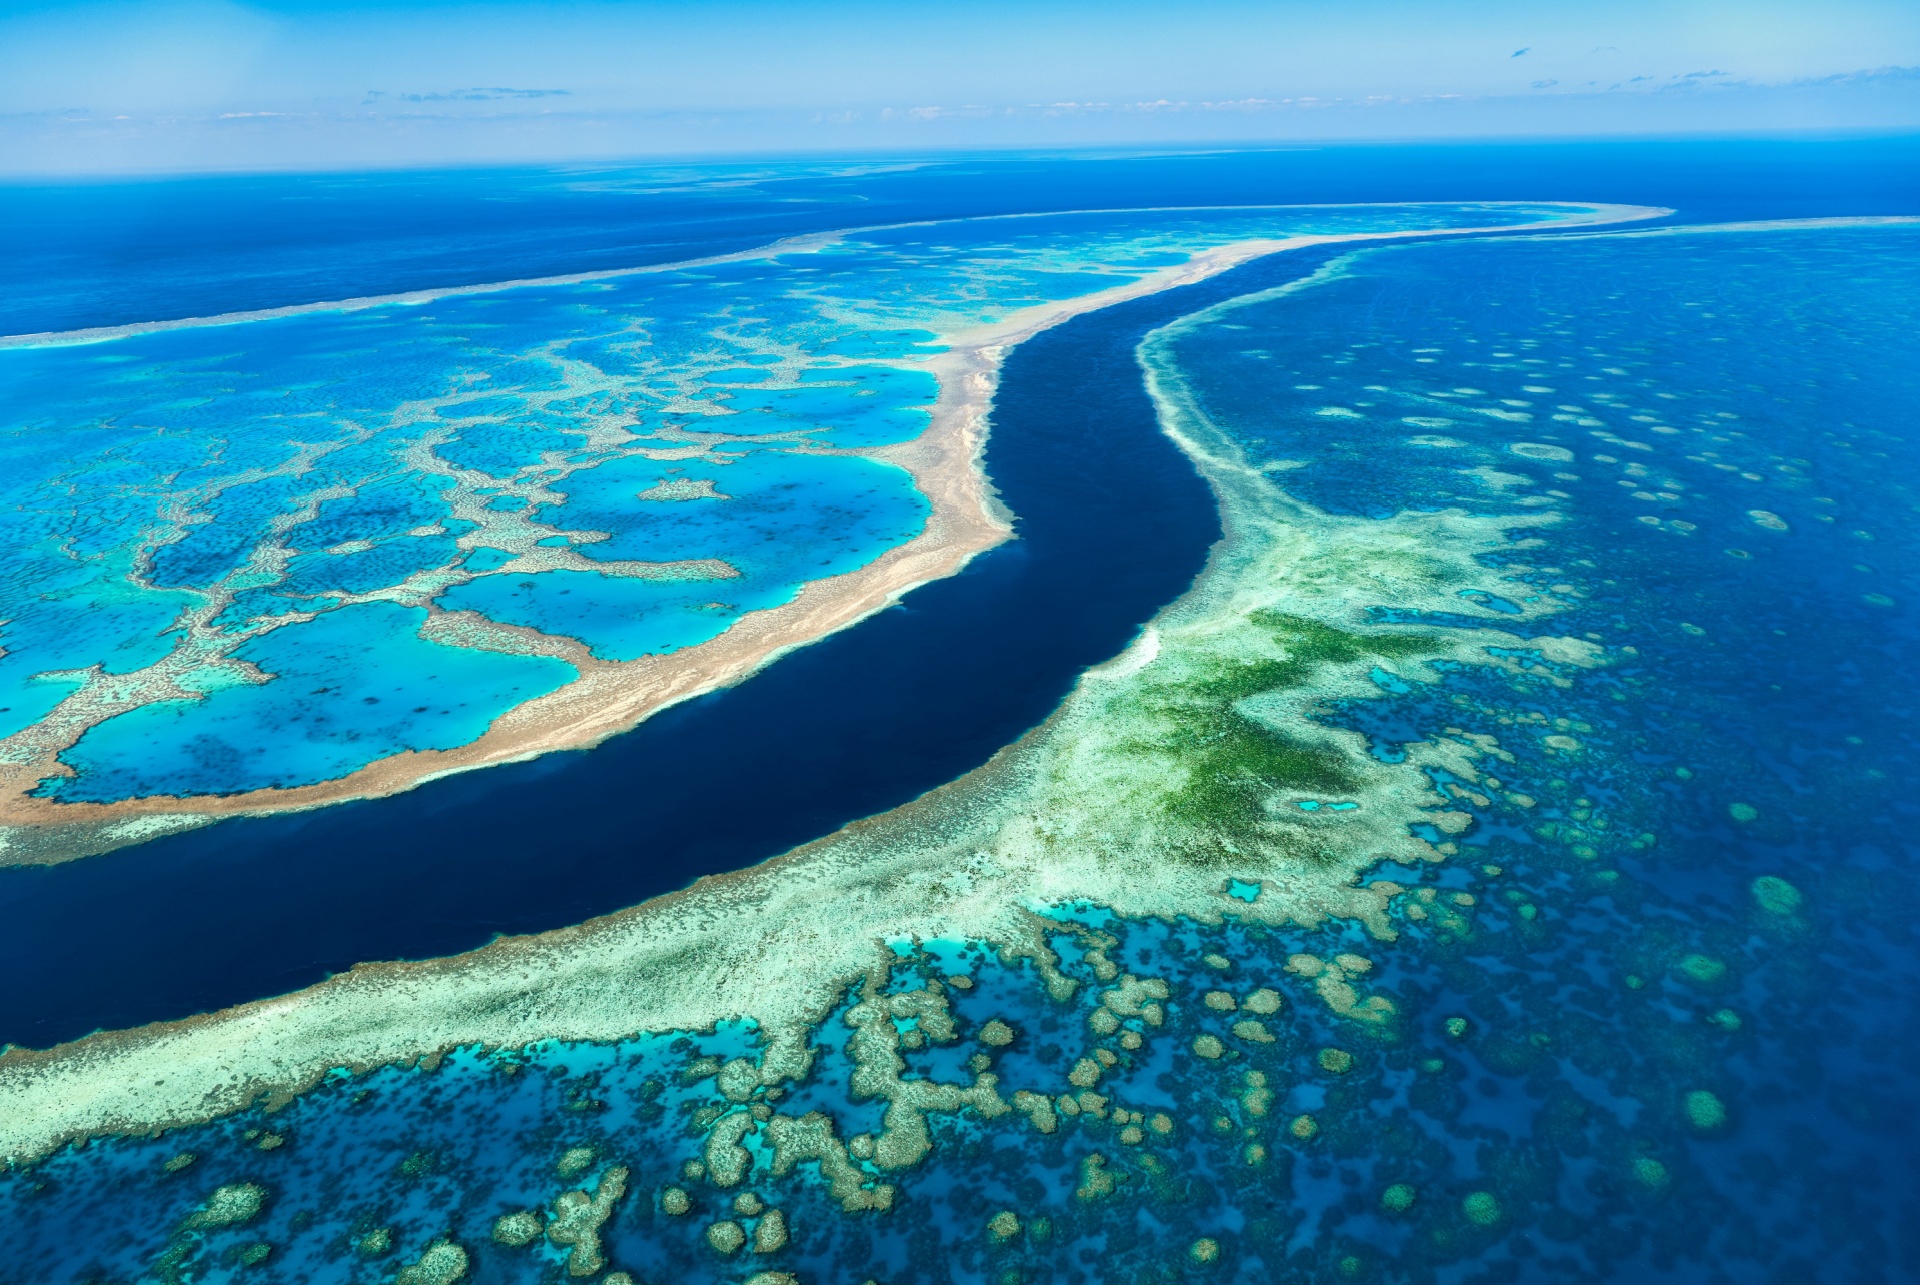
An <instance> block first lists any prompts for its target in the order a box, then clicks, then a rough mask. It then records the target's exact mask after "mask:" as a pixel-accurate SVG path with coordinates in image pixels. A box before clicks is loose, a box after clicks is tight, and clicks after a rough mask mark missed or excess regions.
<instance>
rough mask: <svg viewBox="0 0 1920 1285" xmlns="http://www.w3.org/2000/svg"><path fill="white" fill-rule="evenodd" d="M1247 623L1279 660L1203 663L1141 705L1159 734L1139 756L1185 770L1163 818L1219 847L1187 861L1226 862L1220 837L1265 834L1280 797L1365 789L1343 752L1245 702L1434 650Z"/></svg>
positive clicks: (1139, 748)
mask: <svg viewBox="0 0 1920 1285" xmlns="http://www.w3.org/2000/svg"><path fill="white" fill-rule="evenodd" d="M1247 620H1248V623H1249V624H1250V625H1252V626H1253V627H1254V628H1255V629H1257V630H1259V631H1261V632H1262V633H1263V634H1264V635H1265V639H1264V640H1263V641H1264V642H1265V643H1267V644H1269V645H1271V646H1273V647H1275V648H1277V649H1278V650H1279V651H1280V652H1281V653H1282V654H1281V655H1280V656H1278V657H1274V656H1268V657H1263V658H1260V659H1254V660H1233V659H1224V658H1215V659H1209V660H1205V661H1201V662H1199V663H1198V664H1197V665H1195V666H1194V667H1193V668H1191V669H1189V670H1188V671H1187V672H1186V673H1184V674H1181V675H1180V676H1179V677H1177V678H1173V679H1170V680H1168V681H1163V682H1160V683H1153V684H1149V685H1147V687H1146V689H1145V690H1144V691H1142V692H1141V693H1140V694H1139V695H1138V697H1137V698H1136V700H1137V706H1138V708H1137V712H1138V713H1139V714H1141V715H1144V721H1145V723H1146V724H1147V726H1148V727H1150V728H1151V729H1152V731H1151V734H1150V735H1145V736H1139V737H1136V738H1135V740H1134V749H1135V752H1137V753H1140V754H1150V755H1156V756H1157V755H1163V754H1165V753H1167V752H1168V751H1171V752H1172V753H1173V754H1174V755H1175V756H1176V757H1177V760H1178V763H1179V765H1180V767H1181V768H1183V769H1184V780H1183V782H1182V783H1181V784H1180V785H1179V786H1178V788H1175V789H1172V790H1169V791H1168V792H1167V793H1166V795H1165V796H1164V798H1163V799H1162V800H1161V808H1162V810H1163V811H1164V812H1165V813H1166V814H1167V815H1168V816H1169V817H1170V818H1171V819H1173V820H1175V821H1176V822H1179V823H1182V824H1183V825H1185V826H1186V827H1188V828H1190V829H1192V830H1195V831H1198V832H1200V833H1201V834H1202V835H1204V836H1207V837H1209V838H1211V839H1212V840H1214V845H1208V844H1206V843H1202V844H1200V845H1199V846H1197V847H1195V846H1188V847H1187V849H1186V850H1185V855H1187V856H1188V857H1189V858H1194V857H1197V856H1201V855H1203V854H1208V853H1216V854H1220V855H1224V851H1225V850H1224V849H1221V848H1219V847H1218V846H1217V845H1218V841H1219V840H1220V839H1222V838H1227V837H1228V836H1231V835H1233V834H1236V833H1238V834H1244V833H1246V832H1248V831H1252V830H1257V829H1259V828H1260V827H1261V826H1262V825H1263V824H1264V823H1265V822H1266V820H1267V806H1268V803H1269V801H1270V800H1271V798H1272V797H1273V795H1274V794H1276V793H1280V792H1283V791H1311V792H1313V793H1317V794H1342V793H1351V792H1354V791H1355V790H1357V789H1358V788H1359V785H1360V782H1359V780H1358V778H1356V777H1355V775H1354V774H1353V772H1352V770H1351V768H1350V767H1349V765H1348V763H1347V761H1346V758H1345V756H1344V755H1343V754H1341V753H1339V752H1337V751H1334V750H1329V749H1325V748H1322V747H1319V746H1314V745H1308V744H1303V743H1301V742H1300V741H1298V740H1296V739H1294V738H1291V737H1289V736H1287V735H1286V734H1284V733H1282V732H1280V731H1279V730H1277V729H1275V728H1274V727H1272V726H1270V725H1269V724H1267V723H1266V722H1264V721H1262V720H1261V719H1259V718H1257V717H1255V716H1254V715H1252V714H1251V713H1249V712H1248V711H1247V710H1246V709H1245V708H1244V705H1245V702H1247V701H1249V700H1251V699H1252V698H1254V697H1270V696H1274V695H1278V694H1280V693H1283V692H1287V691H1292V690H1295V689H1298V688H1301V687H1304V686H1305V685H1307V684H1308V683H1309V682H1310V681H1311V680H1312V678H1313V677H1314V675H1315V673H1316V672H1317V671H1318V670H1320V669H1321V668H1323V667H1325V666H1328V665H1342V664H1352V663H1355V662H1359V661H1364V660H1392V659H1398V658H1403V657H1407V656H1413V655H1418V654H1420V653H1430V652H1431V651H1432V650H1433V649H1434V648H1435V646H1436V642H1435V640H1434V639H1433V638H1431V637H1430V636H1427V635H1424V634H1378V635H1375V634H1358V633H1352V632H1349V631H1346V630H1342V629H1336V628H1334V627H1333V626H1331V625H1326V624H1323V623H1321V622H1319V621H1316V620H1309V619H1307V618H1305V617H1302V616H1293V615H1287V614H1284V613H1281V612H1277V611H1256V612H1253V613H1252V614H1251V615H1249V616H1248V617H1247Z"/></svg>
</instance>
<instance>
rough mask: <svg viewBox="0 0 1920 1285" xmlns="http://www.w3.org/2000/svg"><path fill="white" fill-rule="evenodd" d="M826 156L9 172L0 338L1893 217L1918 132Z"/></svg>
mask: <svg viewBox="0 0 1920 1285" xmlns="http://www.w3.org/2000/svg"><path fill="white" fill-rule="evenodd" d="M895 159H896V158H891V157H882V158H873V159H872V160H854V161H851V162H847V163H828V164H824V165H819V166H806V165H798V166H796V165H794V164H793V163H791V162H781V163H767V164H753V163H746V164H741V165H738V166H699V167H694V166H688V165H678V164H675V165H666V166H657V165H656V166H631V167H619V166H603V167H579V166H569V167H566V168H564V169H561V170H558V171H556V170H549V169H477V170H476V169H461V170H445V171H424V172H399V173H379V172H376V173H365V174H321V175H307V176H302V175H274V176H268V177H258V176H239V175H236V176H224V177H208V178H192V179H168V180H154V179H143V180H137V181H129V182H92V183H63V184H55V185H45V184H27V183H0V226H4V227H6V228H7V229H8V237H9V241H8V254H7V256H6V258H5V261H4V262H0V334H20V333H29V332H38V331H46V330H69V329H76V328H79V327H83V326H103V325H118V324H123V323H127V322H136V321H152V320H156V319H160V318H166V317H184V316H205V315H208V314H212V313H220V312H230V311H236V310H241V309H248V308H277V307H285V306H287V305H289V304H297V303H309V302H314V301H317V300H325V299H341V298H348V297H355V296H361V295H375V294H388V293H394V292H399V291H406V290H418V289H424V288H429V287H434V286H449V285H466V284H471V283H473V282H479V281H503V280H511V279H517V278H523V277H541V276H552V275H556V274H564V273H569V272H584V271H591V270H594V269H599V268H622V267H631V266H634V265H636V264H642V263H666V262H671V261H674V260H678V259H686V258H691V257H694V256H697V255H705V254H719V253H727V252H730V251H735V250H743V249H749V248H751V247H754V246H757V245H763V244H765V243H766V242H768V241H771V240H773V239H775V238H776V237H782V236H793V235H798V234H801V233H805V232H818V231H824V230H829V229H833V228H842V227H848V226H853V225H867V224H878V223H896V222H904V221H907V220H912V219H929V218H959V217H966V216H970V215H980V214H1007V213H1030V212H1036V211H1047V210H1079V209H1105V208H1133V207H1139V206H1150V205H1216V204H1217V205H1245V204H1252V203H1271V202H1277V203H1317V202H1347V201H1453V200H1459V201H1483V200H1500V201H1504V200H1561V199H1567V200H1594V201H1625V202H1643V203H1648V204H1665V205H1674V206H1683V207H1685V209H1686V212H1687V213H1688V215H1689V216H1690V217H1693V218H1702V219H1722V218H1746V217H1751V216H1753V215H1754V214H1755V213H1757V212H1764V213H1765V214H1766V215H1767V216H1769V217H1779V218H1793V217H1806V216H1810V215H1817V214H1829V213H1846V214H1898V213H1905V212H1908V211H1910V210H1911V209H1912V208H1913V207H1914V205H1915V202H1916V195H1917V193H1920V177H1916V176H1917V175H1920V139H1915V138H1913V137H1898V136H1894V137H1859V138H1838V139H1831V138H1829V139H1822V138H1813V137H1791V136H1789V137H1781V138H1744V139H1740V138H1736V139H1725V138H1714V139H1672V140H1657V141H1650V142H1649V141H1608V140H1596V141H1591V142H1574V143H1484V144H1379V145H1364V146H1329V147H1319V148H1314V147H1287V148H1281V149H1275V150H1272V151H1252V152H1248V151H1240V150H1222V151H1197V152H1191V153H1184V154H1183V153H1177V152H1171V153H1170V152H1166V151H1158V150H1156V151H1155V152H1151V153H1146V154H1141V153H1138V152H1135V151H1132V150H1115V151H1106V152H1102V151H1091V152H1083V153H1068V154H1064V155H1063V154H1060V153H1052V152H1048V153H1034V154H1026V155H1022V154H1018V153H1014V154H1006V153H1000V154H989V155H979V156H970V155H964V154H962V155H951V154H948V155H942V154H933V155H930V156H921V157H909V158H904V162H905V163H907V164H917V167H916V168H892V169H889V168H888V164H889V163H890V162H893V161H894V160H895Z"/></svg>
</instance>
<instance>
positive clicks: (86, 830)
mask: <svg viewBox="0 0 1920 1285" xmlns="http://www.w3.org/2000/svg"><path fill="white" fill-rule="evenodd" d="M1572 208H1574V209H1577V210H1578V211H1580V212H1579V213H1574V214H1570V215H1569V217H1568V218H1566V219H1565V220H1563V221H1561V222H1558V223H1554V224H1547V225H1544V226H1545V227H1567V226H1575V225H1581V224H1595V223H1617V222H1624V221H1629V220H1637V219H1647V218H1658V217H1661V216H1663V215H1665V214H1668V213H1671V211H1668V210H1664V209H1656V208H1651V207H1643V206H1578V207H1572ZM1523 226H1535V227H1540V226H1543V225H1539V224H1533V225H1523ZM1509 230H1512V229H1511V228H1509V227H1501V226H1487V227H1478V228H1458V229H1447V230H1445V232H1444V233H1434V232H1431V231H1419V232H1361V233H1348V234H1344V235H1337V236H1300V237H1291V238H1287V239H1284V240H1272V241H1245V242H1239V243H1236V244H1233V245H1227V246H1221V247H1219V248H1217V249H1213V250H1208V251H1204V252H1202V253H1199V254H1196V255H1194V256H1193V257H1192V258H1190V259H1189V260H1188V261H1187V262H1185V263H1183V264H1178V265H1175V266H1173V267H1169V268H1164V269H1161V270H1160V271H1158V272H1155V273H1153V274H1151V275H1149V276H1146V277H1143V278H1140V279H1139V280H1136V281H1133V282H1130V283H1128V284H1126V285H1122V286H1115V287H1114V288H1112V289H1110V290H1103V291H1100V292H1098V293H1095V294H1090V295H1085V296H1082V297H1080V298H1078V299H1071V300H1067V301H1065V302H1063V303H1050V304H1041V305H1037V306H1035V307H1032V308H1028V309H1024V310H1022V311H1020V312H1017V313H1014V314H1012V315H1010V316H1009V317H1007V318H1006V319H1005V320H1003V321H1001V322H998V323H996V324H993V325H990V326H982V327H979V328H977V329H973V330H968V331H962V332H959V333H957V334H953V335H948V336H945V337H944V342H945V343H946V344H947V345H948V347H947V350H946V351H945V352H943V353H941V354H940V355H938V356H936V357H932V358H929V359H925V360H924V361H920V362H916V363H913V364H915V365H918V366H920V367H921V368H923V369H928V370H931V371H932V372H933V373H934V375H935V376H936V377H937V379H938V380H939V390H940V391H939V395H938V398H937V400H936V401H935V404H934V407H933V415H932V421H931V424H930V426H929V427H928V430H927V431H926V432H925V433H924V434H922V435H921V436H920V437H918V438H916V439H915V440H913V441H912V442H908V443H905V444H902V445H900V446H894V447H886V448H881V449H878V450H873V451H865V452H860V453H861V454H865V455H868V456H870V457H873V458H877V459H882V460H886V461H889V462H891V463H894V464H897V465H899V466H900V467H902V468H904V469H905V470H907V472H908V473H910V474H911V475H912V477H913V481H914V485H915V486H916V487H917V488H918V489H919V490H920V492H921V493H922V494H923V495H924V496H926V498H927V500H928V502H929V505H930V508H931V512H930V513H929V516H928V519H927V524H926V527H925V529H924V530H923V531H922V532H921V533H920V534H919V535H918V536H916V537H915V538H914V539H912V540H910V541H908V542H907V543H906V544H903V545H900V546H899V547H897V548H894V549H892V550H889V551H888V552H887V553H886V554H884V555H882V556H881V557H880V558H878V559H876V560H875V561H873V562H871V563H869V564H868V565H866V566H864V567H861V568H860V569H858V570H856V571H852V572H848V573H846V574H844V575H839V576H833V577H830V578H828V579H824V580H817V581H814V582H812V583H810V584H808V585H806V586H805V587H804V588H803V589H802V590H801V592H800V594H799V596H798V597H797V598H796V599H795V600H794V601H792V602H790V603H788V604H786V605H784V606H781V607H775V608H770V609H768V610H765V611H757V612H750V613H748V614H747V615H745V616H742V617H741V618H740V619H739V620H738V621H736V622H735V623H734V625H733V626H732V627H731V628H730V629H728V630H727V632H726V633H724V634H721V635H720V636H719V637H717V638H714V639H712V640H710V641H708V642H705V643H702V644H700V645H698V646H695V647H689V648H687V649H685V650H683V651H679V652H675V653H673V654H672V655H668V656H657V657H646V658H643V659H641V660H637V661H630V662H624V663H614V662H604V661H592V660H591V658H585V659H584V660H582V659H581V658H580V656H579V653H577V652H576V653H575V654H573V655H569V656H568V657H567V659H569V660H575V661H576V662H577V663H581V674H580V677H579V679H578V680H576V681H574V682H572V683H569V684H568V685H567V686H565V687H562V688H560V689H559V690H557V691H555V692H552V693H549V694H548V695H546V696H543V697H540V698H538V699H536V700H533V701H529V702H527V703H526V704H524V705H521V706H518V707H516V708H514V709H512V710H510V711H508V712H507V713H505V714H503V715H501V716H500V717H499V718H498V719H496V720H495V721H494V723H493V724H492V726H490V727H489V728H488V729H487V731H486V733H485V734H483V735H482V736H480V737H479V738H478V739H476V740H474V741H472V742H469V743H468V744H466V745H463V746H460V747H458V748H456V749H451V750H425V751H407V752H405V753H402V754H397V755H394V756H392V757H389V758H385V759H381V760H378V761H377V762H374V763H370V764H368V765H367V766H366V767H363V768H361V769H360V770H358V771H356V772H353V773H351V774H349V775H347V776H343V777H339V778H337V779H335V780H331V781H323V782H320V783H318V784H315V785H309V786H302V787H298V788H294V789H269V790H256V791H251V792H248V793H244V794H235V795H227V796H205V795H203V796H194V797H188V798H182V797H177V796H153V797H149V798H142V799H130V800H126V801H124V802H118V803H107V804H100V803H57V802H54V801H53V800H50V799H42V798H34V797H32V796H30V795H29V794H28V793H27V791H29V790H31V789H33V788H34V787H35V786H36V785H37V784H38V782H39V780H40V779H42V778H43V777H45V776H46V775H47V774H48V772H49V771H50V770H53V769H54V767H55V765H53V764H51V763H49V762H46V761H42V760H36V761H34V762H32V763H25V764H14V765H5V766H0V800H4V802H0V822H4V823H5V824H6V825H7V826H10V827H13V831H12V834H11V835H10V836H8V839H9V842H8V843H7V844H6V845H5V846H0V866H4V865H26V864H54V863H57V862H61V861H67V860H72V859H75V858H78V857H83V856H91V855H95V854H97V853H101V852H106V851H110V850H111V849H113V848H117V847H122V846H124V845H126V844H129V843H137V842H141V841H143V840H146V839H150V838H153V837H156V836H158V835H161V834H166V833H170V832H173V831H178V830H183V829H189V828H192V827H194V826H197V825H201V824H205V823H206V822H208V821H211V820H215V819H218V818H220V817H227V816H245V815H263V814H269V813H277V812H289V811H296V810H299V809H303V808H312V807H324V806H327V805H329V804H334V803H342V802H347V801H349V800H354V799H368V798H379V797H382V796H385V795H390V794H396V793H399V792H400V791H403V790H407V789H411V788H412V787H414V786H416V785H420V784H422V783H423V782H426V781H430V780H433V779H434V778H436V777H440V776H445V775H447V774H449V773H453V772H462V771H470V770H472V769H475V768H482V767H489V766H493V765H495V764H500V763H509V762H516V761H520V760H524V759H528V758H532V757H535V756H537V755H540V754H544V753H548V752H550V751H554V750H564V749H583V748H587V747H590V746H593V745H597V744H598V743H600V742H601V741H603V740H605V739H606V738H607V737H609V736H615V735H618V734H619V733H621V732H625V731H628V730H630V729H632V728H633V727H635V726H636V725H638V724H639V723H640V722H641V721H642V720H644V719H645V718H646V717H647V716H648V715H650V714H652V713H654V712H655V711H657V710H660V709H662V708H665V707H666V706H668V705H671V704H674V703H676V702H678V701H682V700H687V699H689V698H691V697H694V696H698V695H701V694H702V693H704V692H709V691H713V690H714V689H716V688H719V687H725V686H728V685H730V684H733V683H737V682H739V681H741V680H742V679H744V678H747V677H748V676H750V675H751V674H753V673H754V672H755V671H756V670H758V669H759V668H760V667H761V666H763V665H766V664H768V663H769V662H771V661H773V660H775V659H777V658H778V657H779V656H781V655H783V654H785V653H786V652H787V651H789V650H791V649H793V648H795V647H799V646H803V645H805V644H807V643H810V642H814V641H817V640H818V639H820V638H823V637H826V636H827V635H828V634H831V633H833V632H835V631H837V630H840V629H844V628H846V627H848V626H849V625H852V624H856V623H858V622H859V621H861V620H863V619H865V618H866V617H867V616H870V615H872V614H873V613H874V612H876V611H880V610H882V609H884V608H886V607H887V606H890V605H891V604H893V603H895V602H897V601H899V599H900V598H901V597H902V596H903V595H904V594H906V593H908V592H909V591H911V590H912V589H914V588H915V587H917V586H919V585H922V584H926V583H927V582H928V581H931V580H937V579H940V578H942V577H944V576H949V575H952V574H954V573H955V572H957V571H958V570H960V568H961V567H963V566H965V565H966V564H967V562H969V561H970V560H971V559H972V558H973V557H974V556H976V555H977V554H979V553H981V552H983V551H985V550H987V549H990V548H992V547H993V546H994V545H996V544H998V543H1000V542H1001V541H1002V540H1005V539H1006V538H1007V537H1008V535H1009V533H1010V529H1011V528H1010V526H1009V524H1008V521H1007V518H1006V515H1005V514H1004V513H1002V512H1001V511H1000V506H999V505H998V504H997V503H996V502H995V501H994V499H993V498H992V489H991V486H990V484H989V483H988V481H987V479H986V477H985V475H984V473H983V472H982V469H981V467H980V457H981V452H982V450H983V449H984V446H985V443H986V435H987V412H988V409H989V407H990V406H991V404H992V400H993V393H994V389H995V387H996V384H997V380H998V376H999V367H1000V361H1001V358H1002V357H1003V356H1004V354H1005V353H1006V351H1007V350H1008V349H1009V348H1011V347H1013V346H1014V345H1016V344H1018V343H1020V342H1021V341H1023V340H1025V339H1027V338H1029V337H1030V336H1032V335H1034V334H1036V333H1038V332H1039V331H1041V330H1045V329H1047V328H1049V327H1051V326H1056V325H1059V324H1060V323H1061V322H1063V321H1065V320H1067V319H1068V318H1070V317H1076V316H1079V315H1080V314H1082V313H1086V312H1092V311H1096V310H1098V309H1100V308H1105V307H1109V306H1111V305H1113V304H1116V303H1120V302H1123V301H1125V300H1128V299H1137V298H1140V297H1142V296H1145V295H1150V294H1154V293H1157V292H1159V291H1162V290H1168V289H1172V288H1174V287H1177V286H1183V285H1188V284H1191V283H1193V282H1196V281H1202V280H1205V279H1206V278H1208V277H1211V276H1215V275H1217V274H1219V273H1221V272H1225V271H1227V270H1228V269H1229V268H1233V267H1236V266H1238V265H1239V264H1242V263H1246V262H1248V261H1250V260H1252V259H1256V258H1260V257H1263V256H1265V255H1269V254H1275V253H1279V252H1282V251H1286V250H1296V249H1302V248H1305V247H1307V246H1313V245H1328V244H1336V243H1344V242H1363V241H1394V240H1405V239H1408V238H1412V237H1426V236H1434V235H1449V236H1459V235H1471V234H1474V233H1480V232H1492V231H1509ZM603 275H610V274H603Z"/></svg>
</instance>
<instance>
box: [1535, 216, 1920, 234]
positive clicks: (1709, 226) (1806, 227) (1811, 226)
mask: <svg viewBox="0 0 1920 1285" xmlns="http://www.w3.org/2000/svg"><path fill="white" fill-rule="evenodd" d="M1916 223H1920V214H1857V215H1855V214H1836V215H1826V216H1823V217H1820V218H1811V219H1750V220H1746V221H1743V222H1738V223H1673V224H1669V225H1667V226H1665V227H1658V228H1621V229H1618V230H1614V229H1609V230H1607V231H1604V232H1599V231H1596V232H1569V233H1567V234H1566V238H1565V239H1567V240H1571V241H1594V240H1601V239H1606V238H1619V237H1645V236H1687V235H1691V234H1696V233H1704V232H1800V231H1819V230H1821V229H1823V228H1879V227H1905V226H1912V225H1913V224H1916ZM1507 239H1510V240H1517V241H1546V240H1558V239H1560V238H1557V237H1554V238H1549V237H1534V236H1525V235H1523V236H1519V237H1512V238H1507Z"/></svg>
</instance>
